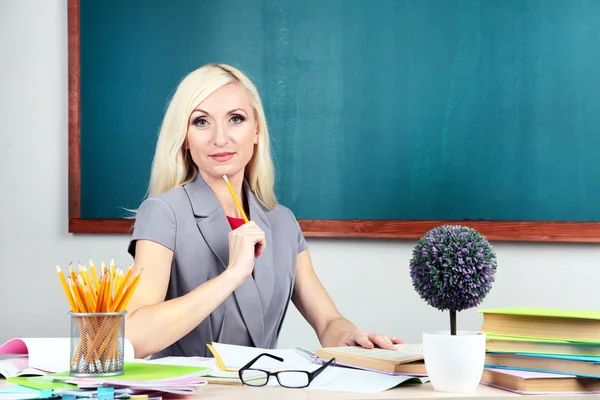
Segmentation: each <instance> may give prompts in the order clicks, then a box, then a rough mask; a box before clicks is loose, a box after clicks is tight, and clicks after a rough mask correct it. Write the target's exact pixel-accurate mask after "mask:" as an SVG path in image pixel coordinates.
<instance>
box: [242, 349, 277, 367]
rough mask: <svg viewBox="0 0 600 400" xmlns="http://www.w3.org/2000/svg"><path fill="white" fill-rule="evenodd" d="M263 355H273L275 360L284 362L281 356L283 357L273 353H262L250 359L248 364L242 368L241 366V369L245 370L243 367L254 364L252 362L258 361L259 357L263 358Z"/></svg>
mask: <svg viewBox="0 0 600 400" xmlns="http://www.w3.org/2000/svg"><path fill="white" fill-rule="evenodd" d="M262 356H267V357H271V358H272V359H274V360H277V361H279V362H283V358H281V357H277V356H274V355H273V354H268V353H261V354H259V355H257V356H256V357H254V358H253V359H252V360H250V362H248V364H246V365H244V366H243V367H242V368H240V371H241V370H243V369H248V368H250V367H251V366H252V364H254V363H255V362H257V361H258V359H259V358H261V357H262Z"/></svg>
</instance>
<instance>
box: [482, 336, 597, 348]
mask: <svg viewBox="0 0 600 400" xmlns="http://www.w3.org/2000/svg"><path fill="white" fill-rule="evenodd" d="M485 336H486V339H487V340H512V341H516V342H533V343H538V342H541V343H552V344H571V345H574V344H575V345H580V346H598V347H600V342H597V341H589V342H585V341H577V340H561V339H552V338H533V337H527V336H511V335H498V334H494V333H486V334H485Z"/></svg>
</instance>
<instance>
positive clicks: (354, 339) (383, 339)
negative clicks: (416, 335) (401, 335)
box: [340, 328, 404, 350]
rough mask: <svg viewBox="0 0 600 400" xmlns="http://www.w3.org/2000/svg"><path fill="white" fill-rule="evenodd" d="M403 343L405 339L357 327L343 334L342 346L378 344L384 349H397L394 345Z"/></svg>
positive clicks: (368, 346) (365, 346)
mask: <svg viewBox="0 0 600 400" xmlns="http://www.w3.org/2000/svg"><path fill="white" fill-rule="evenodd" d="M401 343H404V340H402V339H398V338H396V337H393V336H392V337H389V336H385V335H380V334H377V333H373V332H371V331H364V330H362V329H358V328H355V329H353V330H351V331H349V332H348V333H346V334H345V335H344V336H342V339H341V343H340V346H357V345H358V346H362V347H364V348H365V349H372V348H374V347H375V346H378V347H381V348H382V349H388V350H395V349H396V348H395V347H394V345H395V344H401Z"/></svg>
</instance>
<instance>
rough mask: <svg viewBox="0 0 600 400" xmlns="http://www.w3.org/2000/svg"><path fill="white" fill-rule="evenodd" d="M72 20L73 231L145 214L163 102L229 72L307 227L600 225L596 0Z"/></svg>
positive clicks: (308, 7) (224, 10) (124, 5)
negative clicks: (133, 211) (236, 74)
mask: <svg viewBox="0 0 600 400" xmlns="http://www.w3.org/2000/svg"><path fill="white" fill-rule="evenodd" d="M69 12H70V22H71V24H73V21H74V20H75V19H78V20H77V24H78V26H77V27H76V28H78V34H79V36H78V37H79V45H78V50H79V53H78V60H79V65H78V69H79V77H78V79H79V105H78V107H79V116H80V123H79V127H78V128H77V129H80V133H79V140H80V148H79V152H80V153H79V156H80V157H79V163H78V167H79V168H80V170H79V173H80V176H79V179H80V181H79V185H80V188H79V200H80V202H79V207H80V209H79V215H77V216H76V217H77V218H78V219H80V220H119V219H122V218H124V217H125V216H126V212H125V210H126V209H128V208H129V209H130V208H136V207H138V206H139V204H140V202H141V201H142V200H143V198H144V195H145V193H146V188H147V185H148V179H149V172H150V164H151V162H152V156H153V152H154V146H155V143H156V138H157V134H158V130H159V126H160V123H161V119H162V117H163V113H164V110H165V108H166V105H167V101H168V99H169V96H170V95H171V94H172V93H173V91H174V90H175V88H176V86H177V84H178V82H179V80H180V79H181V78H182V77H183V76H184V75H185V74H187V73H188V72H190V71H192V70H194V69H196V68H197V67H199V66H201V65H203V64H206V63H213V62H219V63H227V64H231V65H234V66H236V67H238V68H240V69H242V70H243V71H244V72H246V73H247V74H248V75H249V77H250V78H251V79H252V80H253V81H254V82H255V84H256V86H257V87H258V89H259V92H260V93H261V96H262V100H263V102H264V106H265V111H266V115H267V119H268V123H269V128H270V133H271V137H272V149H273V154H274V158H275V160H274V161H275V164H276V168H277V170H276V171H277V172H276V173H277V175H276V193H277V195H278V198H279V201H280V202H281V203H283V204H285V205H286V206H288V207H289V208H291V209H292V210H293V211H294V213H295V214H296V216H297V218H298V219H300V220H305V221H307V222H306V223H308V221H311V220H322V221H331V220H336V221H367V220H368V221H387V222H389V221H486V222H488V221H489V222H490V223H494V222H499V223H500V222H502V221H513V222H519V221H523V222H529V223H536V222H540V223H542V222H564V223H583V222H592V223H595V222H598V221H600V72H599V71H600V39H599V38H600V23H599V22H598V21H600V1H597V0H521V1H517V0H502V1H497V0H468V1H465V0H463V1H458V0H457V1H451V0H318V1H309V0H284V1H282V0H255V1H248V0H219V1H214V0H179V1H173V0H127V1H122V0H103V1H96V0H79V2H77V1H71V4H70V9H69ZM74 13H76V14H77V15H75V16H72V14H74ZM71 18H73V19H71ZM71 33H73V32H72V31H71ZM72 216H74V215H72ZM382 223H383V222H382ZM531 226H536V225H531ZM539 226H541V225H539ZM571 226H574V225H571ZM599 232H600V231H599ZM340 233H343V232H340ZM340 235H341V236H343V235H342V234H340Z"/></svg>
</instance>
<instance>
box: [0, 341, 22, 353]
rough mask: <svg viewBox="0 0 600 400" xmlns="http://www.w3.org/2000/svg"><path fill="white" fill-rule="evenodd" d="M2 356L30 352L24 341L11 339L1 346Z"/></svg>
mask: <svg viewBox="0 0 600 400" xmlns="http://www.w3.org/2000/svg"><path fill="white" fill-rule="evenodd" d="M0 354H29V352H28V350H27V345H26V344H25V342H24V341H22V340H21V339H11V340H9V341H8V342H6V343H4V344H3V345H2V346H0Z"/></svg>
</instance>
